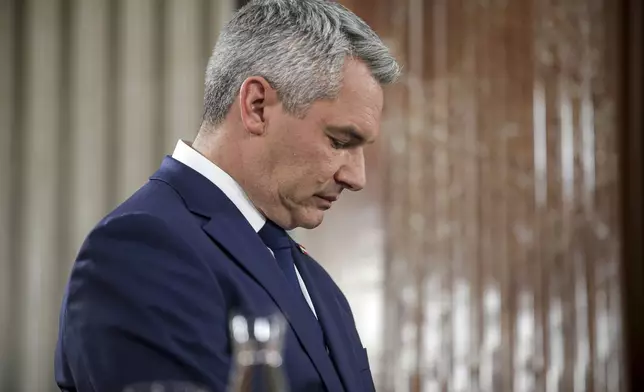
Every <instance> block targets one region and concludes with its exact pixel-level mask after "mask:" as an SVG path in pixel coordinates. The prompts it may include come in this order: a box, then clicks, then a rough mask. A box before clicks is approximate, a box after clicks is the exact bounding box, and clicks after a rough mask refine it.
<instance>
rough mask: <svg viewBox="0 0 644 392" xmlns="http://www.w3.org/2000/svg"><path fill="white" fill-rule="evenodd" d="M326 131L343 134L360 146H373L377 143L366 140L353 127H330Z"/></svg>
mask: <svg viewBox="0 0 644 392" xmlns="http://www.w3.org/2000/svg"><path fill="white" fill-rule="evenodd" d="M326 129H327V130H328V131H331V132H335V133H342V134H344V135H346V136H348V137H349V138H351V139H353V141H354V142H357V143H359V144H372V143H373V142H374V141H375V140H367V139H365V137H364V136H362V135H361V134H360V132H358V130H357V129H356V127H354V126H353V125H329V126H327V127H326Z"/></svg>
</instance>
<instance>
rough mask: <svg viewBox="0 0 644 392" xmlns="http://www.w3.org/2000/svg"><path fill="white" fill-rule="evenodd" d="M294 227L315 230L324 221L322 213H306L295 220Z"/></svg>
mask: <svg viewBox="0 0 644 392" xmlns="http://www.w3.org/2000/svg"><path fill="white" fill-rule="evenodd" d="M296 220H297V221H296V226H297V227H301V228H303V229H315V228H316V227H318V226H320V224H321V223H322V221H323V220H324V212H322V211H316V212H308V211H307V213H304V214H302V215H301V216H298V217H297V218H296Z"/></svg>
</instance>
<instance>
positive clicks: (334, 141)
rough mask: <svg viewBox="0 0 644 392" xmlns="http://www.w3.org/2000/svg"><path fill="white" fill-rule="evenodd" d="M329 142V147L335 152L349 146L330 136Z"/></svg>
mask: <svg viewBox="0 0 644 392" xmlns="http://www.w3.org/2000/svg"><path fill="white" fill-rule="evenodd" d="M329 140H330V141H331V147H333V148H335V149H336V150H341V149H343V148H346V147H348V146H349V143H348V142H344V141H342V140H339V139H336V138H334V137H332V136H329Z"/></svg>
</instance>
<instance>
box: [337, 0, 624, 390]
mask: <svg viewBox="0 0 644 392" xmlns="http://www.w3.org/2000/svg"><path fill="white" fill-rule="evenodd" d="M346 4H347V5H348V6H349V7H350V8H352V9H354V10H355V11H356V12H357V13H358V14H360V15H364V17H365V19H369V20H370V21H372V22H373V23H375V24H376V25H375V26H374V27H375V29H376V30H378V31H379V32H380V33H381V34H383V35H385V37H386V39H387V41H388V42H390V44H391V46H392V48H394V49H395V51H396V53H397V54H398V55H399V56H400V59H401V60H402V62H403V63H404V66H405V68H404V69H405V70H406V74H405V75H404V78H403V81H402V86H400V87H395V88H393V89H388V92H387V97H386V105H387V116H386V119H385V124H386V126H385V129H384V132H385V136H386V141H387V143H386V144H387V146H388V151H386V154H385V156H386V159H387V160H386V162H385V164H384V165H382V166H381V167H383V168H385V169H386V170H387V172H386V173H382V175H383V178H385V181H386V182H385V185H384V189H383V191H384V192H385V194H386V195H387V196H386V199H385V203H386V204H385V205H384V206H383V208H384V211H385V214H386V215H385V227H386V228H387V231H386V232H385V236H384V237H383V238H384V240H385V241H386V244H385V249H386V259H385V265H384V271H385V280H384V283H385V288H384V291H385V293H386V295H387V297H386V298H385V303H386V304H387V306H386V312H385V317H384V320H383V321H384V323H385V339H384V340H383V342H382V344H383V347H385V348H384V351H383V352H384V353H386V354H385V356H384V357H383V358H382V363H383V367H382V369H383V372H382V375H381V377H380V378H379V380H380V388H379V390H383V391H407V390H413V391H421V390H422V391H434V390H436V391H438V390H446V391H468V390H481V391H498V390H515V391H531V390H538V391H541V390H549V391H558V390H559V391H568V390H588V391H593V390H602V391H616V390H620V388H621V387H622V381H621V376H620V374H621V370H620V369H621V367H622V363H621V362H620V360H619V357H620V345H619V343H618V342H619V336H620V333H621V332H620V331H621V330H620V325H619V324H620V323H619V320H620V317H621V308H620V306H619V273H618V272H619V271H618V270H619V268H618V266H619V263H620V260H619V254H618V249H619V244H620V237H619V230H618V222H617V220H616V214H617V205H618V204H617V203H618V202H617V199H616V197H617V195H618V182H617V180H618V176H617V167H616V164H615V162H616V157H617V153H618V151H617V146H616V134H617V125H618V122H617V118H618V117H617V116H618V114H617V113H616V112H615V109H614V108H615V105H616V102H617V96H618V93H619V91H618V89H615V88H614V87H612V86H614V85H616V84H617V83H615V82H614V81H615V77H616V75H618V73H619V70H618V68H616V65H615V62H614V60H611V59H612V58H614V57H616V53H615V52H614V47H615V46H616V45H615V44H616V42H615V40H616V36H615V35H614V34H612V33H611V31H614V29H615V23H616V22H615V12H616V11H615V10H616V5H615V3H610V2H605V1H603V0H575V1H559V0H532V1H529V2H505V1H486V2H480V1H474V0H454V1H449V2H444V1H434V2H429V3H428V2H415V1H411V0H410V1H408V2H403V3H397V6H396V7H395V8H396V9H394V8H392V7H391V5H390V4H388V2H386V1H380V2H376V3H374V2H362V1H357V0H354V1H347V2H346ZM378 10H380V11H378ZM379 12H384V13H385V14H386V15H387V16H389V18H384V17H383V18H379V17H378V16H377V15H378V14H379ZM611 81H613V82H611ZM392 106H393V107H392ZM418 106H421V107H420V108H419V107H418ZM420 156H422V157H424V162H423V164H422V165H421V164H419V163H418V159H419V157H420Z"/></svg>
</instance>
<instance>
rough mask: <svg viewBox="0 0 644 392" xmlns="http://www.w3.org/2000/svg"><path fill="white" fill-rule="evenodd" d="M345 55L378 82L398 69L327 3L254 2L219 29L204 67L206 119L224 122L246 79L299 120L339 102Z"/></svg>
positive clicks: (360, 24)
mask: <svg viewBox="0 0 644 392" xmlns="http://www.w3.org/2000/svg"><path fill="white" fill-rule="evenodd" d="M347 58H353V59H358V60H360V61H362V62H364V64H366V65H367V67H368V68H369V70H370V72H371V75H372V76H373V77H374V79H375V80H376V81H377V82H378V83H379V84H380V85H386V84H390V83H392V82H394V81H395V80H396V79H397V78H398V76H399V75H400V67H399V65H398V63H397V62H396V60H395V59H394V57H393V56H392V55H391V53H390V51H389V49H388V48H387V47H386V46H385V44H384V43H383V42H382V40H381V39H380V38H379V37H378V35H376V33H375V32H374V31H373V30H372V29H371V28H370V27H369V26H368V25H367V24H366V23H365V22H364V21H363V20H362V19H360V18H359V17H358V16H357V15H355V14H354V13H353V12H351V11H349V10H348V9H346V8H345V7H344V6H342V5H340V4H338V3H336V2H333V1H328V0H254V1H251V2H249V3H248V4H246V5H245V6H244V7H242V8H241V9H240V10H239V11H237V12H236V13H235V14H234V16H233V17H232V19H231V20H230V21H229V22H228V23H227V24H226V25H225V26H224V28H223V29H222V31H221V33H220V36H219V39H218V41H217V44H216V45H215V47H214V50H213V53H212V56H211V57H210V60H209V62H208V67H207V70H206V80H205V93H204V121H207V122H208V123H209V124H211V125H215V126H216V125H218V124H220V123H221V122H223V120H224V118H225V117H226V115H227V113H228V111H229V110H230V107H231V106H232V104H233V102H234V100H235V98H236V97H237V95H238V93H239V89H240V88H241V85H242V83H243V82H244V80H245V79H246V78H248V77H250V76H261V77H263V78H265V79H266V80H267V81H268V83H269V84H270V85H271V86H272V87H273V88H274V89H275V90H276V91H277V94H278V97H279V99H280V101H281V103H282V105H283V106H284V108H285V110H286V111H287V112H289V113H292V114H294V115H302V114H304V113H305V111H306V109H307V108H308V107H309V106H310V105H311V104H312V103H313V102H315V101H317V100H320V99H333V98H335V97H337V95H338V94H339V92H340V88H341V86H342V68H343V65H344V62H345V60H346V59H347Z"/></svg>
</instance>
